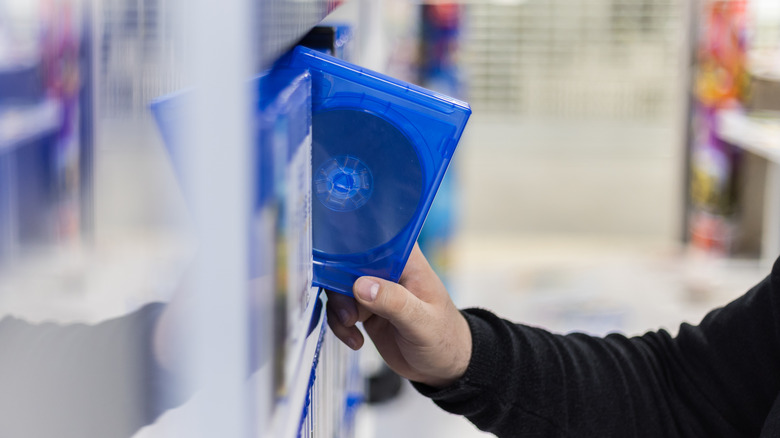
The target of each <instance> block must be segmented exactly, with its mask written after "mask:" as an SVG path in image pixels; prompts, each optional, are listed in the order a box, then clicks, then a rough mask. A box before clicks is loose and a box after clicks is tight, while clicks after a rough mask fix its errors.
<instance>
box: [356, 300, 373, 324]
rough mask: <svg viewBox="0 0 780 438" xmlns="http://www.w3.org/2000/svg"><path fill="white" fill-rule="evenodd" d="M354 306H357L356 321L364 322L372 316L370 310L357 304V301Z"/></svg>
mask: <svg viewBox="0 0 780 438" xmlns="http://www.w3.org/2000/svg"><path fill="white" fill-rule="evenodd" d="M355 305H356V306H357V310H358V321H360V322H366V321H367V320H368V319H369V318H371V316H373V315H374V312H372V311H371V309H369V308H368V307H366V306H364V305H362V304H360V303H358V302H357V301H356V302H355Z"/></svg>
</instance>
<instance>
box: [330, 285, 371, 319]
mask: <svg viewBox="0 0 780 438" xmlns="http://www.w3.org/2000/svg"><path fill="white" fill-rule="evenodd" d="M325 293H327V295H328V310H329V311H332V312H333V315H334V317H335V318H338V321H339V322H340V323H341V324H342V325H344V326H345V327H352V326H353V325H355V323H356V322H358V320H360V321H363V320H364V319H360V318H359V313H358V308H357V303H356V302H355V299H354V298H352V297H349V296H347V295H344V294H340V293H338V292H332V291H328V290H326V291H325ZM366 318H367V317H366Z"/></svg>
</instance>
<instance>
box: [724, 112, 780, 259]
mask: <svg viewBox="0 0 780 438" xmlns="http://www.w3.org/2000/svg"><path fill="white" fill-rule="evenodd" d="M715 134H716V135H717V136H718V138H720V139H721V140H723V141H725V142H727V143H729V144H732V145H734V146H737V147H739V148H742V149H744V150H746V151H748V152H751V153H753V154H755V155H757V156H759V157H761V158H764V159H765V160H767V162H768V163H769V165H768V166H767V176H766V180H765V181H764V206H763V208H764V212H763V216H764V218H763V222H764V226H763V231H762V237H761V257H762V258H763V259H764V260H766V261H767V262H769V261H771V260H774V259H775V258H777V255H778V254H780V227H778V224H780V118H758V117H750V116H748V115H747V114H745V112H744V111H742V110H737V109H729V110H721V111H719V112H718V113H717V122H716V131H715Z"/></svg>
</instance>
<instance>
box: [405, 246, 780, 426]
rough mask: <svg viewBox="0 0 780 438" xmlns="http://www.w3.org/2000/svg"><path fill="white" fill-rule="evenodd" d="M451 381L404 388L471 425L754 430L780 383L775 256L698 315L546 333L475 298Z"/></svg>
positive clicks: (779, 266)
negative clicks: (746, 287) (642, 327)
mask: <svg viewBox="0 0 780 438" xmlns="http://www.w3.org/2000/svg"><path fill="white" fill-rule="evenodd" d="M463 314H464V315H465V317H466V319H467V321H468V323H469V327H470V328H471V333H472V338H473V342H474V344H473V351H472V358H471V362H470V364H469V367H468V370H467V371H466V374H465V375H464V376H463V377H462V378H461V379H460V380H459V381H457V382H456V383H455V384H454V385H452V386H450V387H448V388H444V389H439V390H437V389H434V388H431V387H428V386H425V385H421V384H419V383H415V384H414V385H415V387H416V388H417V390H418V391H420V392H421V393H422V394H423V395H426V396H428V397H431V398H432V399H433V400H434V401H435V402H436V404H438V405H439V406H440V407H442V408H443V409H445V410H447V411H449V412H452V413H456V414H460V415H465V416H466V417H467V418H468V419H469V420H470V421H471V422H473V423H474V424H475V425H476V426H477V427H479V428H480V429H482V430H485V431H489V432H492V433H495V434H496V435H498V436H522V437H578V438H586V437H598V438H602V437H715V436H717V437H743V436H745V437H748V436H751V437H755V436H758V435H759V433H760V431H761V428H762V425H763V424H764V421H765V420H766V418H767V414H768V413H769V411H770V409H771V407H772V404H773V402H774V401H775V398H776V397H777V396H778V391H780V354H778V353H779V352H780V259H778V261H777V262H775V267H774V269H773V272H772V274H771V275H770V276H769V277H767V278H766V279H764V280H763V281H762V282H761V283H759V284H758V285H756V286H755V287H753V288H752V289H751V290H750V291H748V292H747V293H746V294H745V295H743V296H742V297H740V298H738V299H737V300H735V301H734V302H732V303H730V304H728V305H727V306H725V307H723V308H719V309H716V310H713V311H712V312H710V313H709V314H708V315H707V316H705V318H704V319H703V320H702V322H701V323H700V324H699V326H691V325H689V324H683V325H682V326H681V327H680V331H679V334H678V335H677V337H675V338H672V337H671V336H670V335H669V333H667V332H666V331H663V330H661V331H658V332H650V333H647V334H645V335H643V336H638V337H633V338H627V337H625V336H622V335H619V334H611V335H608V336H606V337H604V338H597V337H591V336H587V335H584V334H576V333H575V334H569V335H556V334H552V333H550V332H547V331H545V330H542V329H538V328H533V327H528V326H523V325H516V324H513V323H510V322H508V321H505V320H502V319H500V318H498V317H496V316H495V315H493V314H492V313H490V312H488V311H485V310H481V309H468V310H464V311H463Z"/></svg>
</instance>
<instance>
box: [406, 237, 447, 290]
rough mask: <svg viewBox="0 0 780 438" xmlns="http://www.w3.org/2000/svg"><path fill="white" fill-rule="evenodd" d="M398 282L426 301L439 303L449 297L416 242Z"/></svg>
mask: <svg viewBox="0 0 780 438" xmlns="http://www.w3.org/2000/svg"><path fill="white" fill-rule="evenodd" d="M398 283H399V284H401V285H402V286H404V287H406V289H407V290H409V291H411V292H412V293H413V294H414V295H415V296H417V298H419V299H421V300H422V301H424V302H426V303H439V302H441V301H442V300H445V301H447V300H449V299H450V298H449V293H447V288H445V287H444V284H443V283H442V282H441V280H440V279H439V276H438V275H436V272H435V271H434V270H433V268H432V267H431V265H430V264H429V263H428V260H427V259H426V258H425V255H423V253H422V251H421V250H420V246H419V245H417V244H416V243H415V245H414V248H412V252H411V254H410V255H409V259H408V260H407V262H406V266H405V267H404V271H403V273H401V278H400V279H399V281H398Z"/></svg>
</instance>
